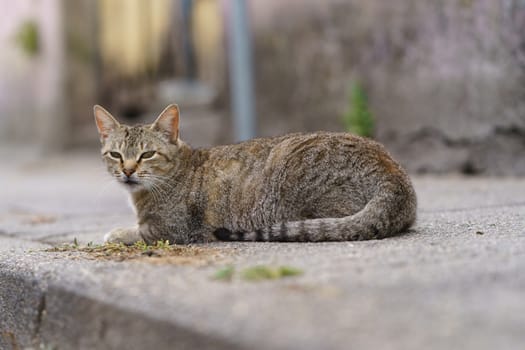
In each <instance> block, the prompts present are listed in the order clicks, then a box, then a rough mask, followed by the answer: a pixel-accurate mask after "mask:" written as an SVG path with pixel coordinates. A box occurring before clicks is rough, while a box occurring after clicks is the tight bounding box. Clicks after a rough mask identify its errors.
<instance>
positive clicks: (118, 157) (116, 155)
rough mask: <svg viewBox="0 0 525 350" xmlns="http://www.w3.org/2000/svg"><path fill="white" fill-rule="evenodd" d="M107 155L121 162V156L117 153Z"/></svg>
mask: <svg viewBox="0 0 525 350" xmlns="http://www.w3.org/2000/svg"><path fill="white" fill-rule="evenodd" d="M109 155H110V156H111V158H115V159H120V160H122V154H120V153H118V152H109Z"/></svg>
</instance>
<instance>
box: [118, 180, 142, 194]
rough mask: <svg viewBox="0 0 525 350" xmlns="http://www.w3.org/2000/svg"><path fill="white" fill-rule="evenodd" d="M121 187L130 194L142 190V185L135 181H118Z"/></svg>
mask: <svg viewBox="0 0 525 350" xmlns="http://www.w3.org/2000/svg"><path fill="white" fill-rule="evenodd" d="M120 183H121V184H122V186H124V188H125V189H127V190H128V191H130V192H137V191H141V190H144V189H145V188H144V185H143V184H141V183H139V182H136V181H120Z"/></svg>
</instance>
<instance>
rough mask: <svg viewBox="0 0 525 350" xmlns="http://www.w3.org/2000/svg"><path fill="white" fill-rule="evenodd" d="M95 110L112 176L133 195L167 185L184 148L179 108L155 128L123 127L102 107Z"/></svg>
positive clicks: (165, 114) (166, 112)
mask: <svg viewBox="0 0 525 350" xmlns="http://www.w3.org/2000/svg"><path fill="white" fill-rule="evenodd" d="M93 110H94V113H95V122H96V125H97V129H98V132H99V135H100V142H101V144H102V150H101V153H102V158H103V159H104V161H105V163H106V165H107V168H108V171H109V173H110V174H111V175H112V176H113V177H115V178H116V179H117V180H118V181H119V182H120V183H122V184H124V185H125V186H126V187H127V188H128V189H129V190H131V191H137V190H142V189H152V190H154V189H155V187H156V186H157V185H159V184H162V183H165V182H166V180H167V176H168V173H169V172H170V170H171V169H173V167H174V165H175V164H176V157H177V154H178V153H179V149H180V148H181V146H183V143H182V142H181V141H180V140H179V108H178V107H177V105H169V106H168V107H166V109H164V111H162V113H161V114H160V115H159V117H158V118H157V120H155V122H154V123H153V124H149V125H136V126H128V125H123V124H120V123H119V122H118V121H117V120H116V119H115V118H114V117H113V116H112V115H111V114H110V113H109V112H108V111H106V110H105V109H104V108H102V107H101V106H98V105H96V106H95V107H94V108H93Z"/></svg>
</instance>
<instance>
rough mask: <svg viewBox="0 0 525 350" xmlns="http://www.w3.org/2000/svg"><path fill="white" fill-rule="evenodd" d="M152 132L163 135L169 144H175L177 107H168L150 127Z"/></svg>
mask: <svg viewBox="0 0 525 350" xmlns="http://www.w3.org/2000/svg"><path fill="white" fill-rule="evenodd" d="M151 129H152V130H156V131H160V132H161V133H163V134H164V135H165V136H166V137H167V138H168V140H169V141H170V142H171V143H177V141H178V139H179V107H178V106H177V105H169V106H168V107H166V108H165V109H164V110H163V111H162V113H161V114H160V115H159V117H158V118H157V120H155V122H154V123H153V124H152V125H151Z"/></svg>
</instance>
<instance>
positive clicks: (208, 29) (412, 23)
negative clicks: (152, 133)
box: [0, 0, 525, 175]
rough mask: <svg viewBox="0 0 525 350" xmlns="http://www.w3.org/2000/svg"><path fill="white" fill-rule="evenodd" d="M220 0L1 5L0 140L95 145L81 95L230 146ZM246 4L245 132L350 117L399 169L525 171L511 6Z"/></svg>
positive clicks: (354, 1)
mask: <svg viewBox="0 0 525 350" xmlns="http://www.w3.org/2000/svg"><path fill="white" fill-rule="evenodd" d="M230 2H231V1H230V0H156V1H144V0H97V1H95V0H75V1H71V0H70V1H66V0H19V1H16V2H14V1H8V0H0V4H1V7H0V10H1V13H0V16H1V18H0V19H1V20H0V45H1V47H2V51H1V54H0V137H1V141H0V143H1V144H2V147H22V146H32V147H34V148H38V149H42V150H64V149H70V148H73V147H96V144H97V135H96V131H95V128H94V125H93V121H92V112H91V108H92V105H93V104H95V103H99V104H102V105H103V106H105V107H107V108H108V109H109V110H110V111H111V112H112V113H114V114H115V115H116V116H117V117H119V118H120V119H123V120H125V121H127V122H148V121H151V120H152V119H153V118H154V117H155V115H156V114H157V113H158V112H159V111H160V110H161V109H162V108H163V107H164V106H165V105H166V104H167V103H171V102H176V103H178V104H179V105H180V106H181V108H182V111H183V112H182V117H183V119H182V121H183V125H182V137H183V138H184V139H186V140H188V141H189V143H190V144H194V145H212V144H217V143H222V142H230V141H232V140H233V138H234V135H233V134H232V132H231V130H232V123H233V122H232V118H231V116H230V94H231V91H230V84H229V81H228V70H229V67H228V59H227V57H228V54H229V53H228V50H227V49H228V44H229V40H228V29H227V24H228V20H229V18H230V14H231V13H230V12H231V3H230ZM247 3H248V6H249V9H250V11H249V19H250V22H251V33H250V37H251V38H252V47H253V67H254V77H255V97H256V110H257V134H258V135H261V136H271V135H277V134H282V133H285V132H291V131H305V130H306V131H311V130H339V131H342V130H347V129H348V128H349V127H350V126H351V124H350V126H349V123H348V120H347V119H345V118H347V117H348V116H349V115H350V116H356V115H357V116H358V117H360V118H365V119H366V118H370V119H372V118H373V119H372V120H370V121H367V120H364V121H363V122H364V123H368V124H367V125H369V126H370V128H369V129H370V130H371V136H373V137H374V138H376V139H378V140H379V141H381V142H383V143H385V144H386V146H387V148H389V149H390V150H391V152H392V153H393V155H394V156H395V157H396V158H397V159H399V160H400V161H401V162H402V163H403V164H404V165H405V166H406V167H407V168H408V169H409V170H410V171H412V172H419V173H449V172H454V173H466V174H490V175H525V1H524V0H437V1H417V0H389V1H382V0H325V1H315V0H289V1H279V0H265V1H258V0H251V1H250V0H248V1H247ZM356 92H357V93H356ZM356 105H359V106H360V110H365V112H366V113H357V114H356V113H353V112H352V111H355V108H356ZM354 131H355V130H354ZM13 145H15V146H13Z"/></svg>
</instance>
